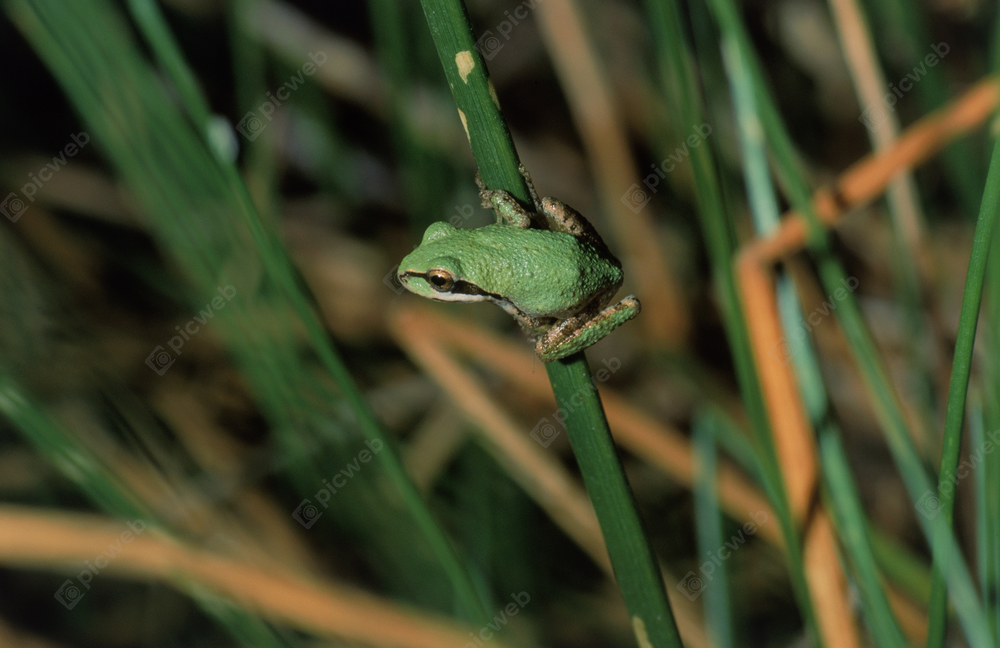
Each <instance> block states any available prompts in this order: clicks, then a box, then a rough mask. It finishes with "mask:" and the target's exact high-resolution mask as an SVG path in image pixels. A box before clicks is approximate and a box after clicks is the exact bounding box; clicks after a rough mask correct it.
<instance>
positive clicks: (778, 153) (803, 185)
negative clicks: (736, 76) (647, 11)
mask: <svg viewBox="0 0 1000 648" xmlns="http://www.w3.org/2000/svg"><path fill="white" fill-rule="evenodd" d="M710 6H711V7H712V9H713V10H714V12H715V15H716V19H717V20H718V22H719V24H720V27H721V29H722V31H723V35H724V36H727V35H732V37H733V38H734V40H735V42H736V43H737V44H738V46H739V48H740V50H741V55H742V56H743V58H744V59H745V60H746V61H747V62H748V67H749V68H750V70H751V71H752V74H753V78H754V83H755V85H756V93H755V96H756V97H757V99H758V102H759V104H758V105H759V107H760V114H761V121H762V123H763V124H764V130H765V132H766V134H767V141H768V144H769V145H770V149H771V151H772V153H773V154H774V158H775V165H776V167H777V169H778V177H779V178H780V179H781V182H782V185H783V187H784V188H785V190H786V191H787V193H788V195H789V199H790V201H791V203H792V205H793V207H794V208H795V209H796V210H798V211H799V213H801V214H803V216H804V217H805V220H806V223H807V227H808V243H809V248H810V251H811V252H812V253H813V254H814V255H815V257H816V262H817V264H818V265H819V270H820V280H821V282H822V284H823V286H824V288H825V289H826V290H827V291H828V292H829V293H830V294H833V293H834V292H835V291H836V290H837V289H838V288H840V287H841V286H842V285H843V282H844V281H845V280H846V277H847V275H846V273H845V272H844V269H843V267H842V265H841V263H840V262H839V260H837V259H836V258H834V257H833V256H832V255H831V254H830V253H829V241H828V235H827V233H826V231H825V230H824V229H823V228H822V227H821V226H820V224H819V220H818V218H817V217H816V214H815V212H814V211H813V208H812V203H811V200H810V191H809V185H808V183H807V182H806V179H805V178H804V176H803V174H802V171H801V165H800V164H799V163H798V156H797V154H796V153H795V149H794V146H793V145H792V142H791V138H790V137H789V135H788V133H787V130H786V129H785V127H784V124H783V122H782V120H781V117H780V114H779V113H778V110H777V107H776V106H775V104H774V101H773V99H772V98H771V97H770V94H769V93H768V91H767V87H766V85H765V83H764V80H763V74H762V72H761V67H760V64H759V63H758V62H756V57H755V54H754V52H753V50H752V48H751V47H750V41H749V37H748V36H747V34H746V33H745V30H744V28H743V26H742V24H741V22H740V19H739V13H738V11H737V9H736V7H735V5H734V3H733V2H732V1H731V0H712V1H711V4H710ZM836 315H837V319H838V321H839V322H840V325H841V328H842V329H843V330H844V334H845V336H846V337H847V340H848V343H849V344H850V346H851V350H852V354H853V355H854V357H855V361H856V362H857V363H858V365H859V367H860V368H861V370H862V375H863V376H864V378H865V380H866V382H867V384H868V388H869V390H870V391H871V393H872V394H873V395H874V396H875V399H876V411H877V413H878V416H879V419H880V420H881V422H882V424H883V427H884V429H885V431H886V435H887V438H888V443H889V448H890V450H891V451H892V453H893V459H894V460H895V461H896V464H897V466H898V467H899V470H900V473H901V475H902V477H903V482H904V484H905V485H906V487H907V491H908V492H909V494H910V497H911V498H912V499H913V501H914V502H918V503H919V501H920V500H921V498H922V497H925V496H926V494H927V493H928V492H929V491H930V489H929V487H928V486H929V483H930V482H929V480H928V478H927V474H926V472H925V471H924V468H923V466H922V464H921V461H920V458H919V456H918V455H917V453H916V450H915V448H914V447H913V443H912V440H911V438H910V436H909V432H908V430H907V425H906V422H905V417H904V416H903V414H902V412H901V410H900V408H899V404H898V403H897V402H896V400H895V396H894V392H893V390H892V387H891V383H890V381H889V380H888V375H887V373H886V371H885V369H884V367H882V365H881V362H880V361H879V356H878V353H877V350H876V349H875V347H874V344H873V343H872V341H871V338H870V336H869V334H868V332H867V328H866V326H865V324H864V320H863V318H862V317H861V312H860V310H859V309H858V306H857V303H856V302H855V299H854V296H853V294H852V293H847V294H846V296H845V299H844V300H842V301H841V305H840V306H839V307H838V308H837V310H836ZM918 521H919V522H920V523H921V526H922V528H923V530H924V533H925V536H926V537H927V539H928V542H929V543H930V544H931V547H932V550H933V551H934V552H935V553H937V552H942V555H945V556H948V561H947V564H948V574H947V580H948V583H949V586H950V587H952V588H953V590H954V596H955V597H956V610H957V612H958V614H959V617H960V619H961V620H962V624H963V627H964V629H965V631H966V634H967V636H968V637H969V640H970V641H972V642H974V643H982V645H989V644H988V642H989V633H988V629H987V626H986V624H985V616H984V614H983V610H982V606H981V604H980V602H979V600H978V599H977V597H976V595H975V591H974V589H973V587H972V582H971V579H970V577H969V572H968V568H967V567H966V565H965V562H964V560H963V559H962V557H961V554H960V552H959V551H958V544H957V542H956V541H955V539H954V535H953V534H952V533H951V532H950V530H947V529H945V531H946V537H942V536H940V535H938V534H939V533H941V531H940V529H941V528H942V527H947V525H945V524H944V521H943V520H942V521H940V522H937V521H932V520H928V519H926V518H924V517H923V516H918ZM959 599H961V604H958V603H957V601H958V600H959Z"/></svg>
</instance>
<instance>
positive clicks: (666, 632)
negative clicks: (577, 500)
mask: <svg viewBox="0 0 1000 648" xmlns="http://www.w3.org/2000/svg"><path fill="white" fill-rule="evenodd" d="M545 369H546V371H547V372H548V374H549V380H550V381H551V382H552V389H553V390H554V391H555V393H556V397H557V400H558V401H559V405H560V407H562V409H563V410H564V411H565V412H566V418H565V423H566V430H567V432H568V434H569V442H570V445H571V446H572V448H573V455H574V456H575V457H576V460H577V463H579V465H580V473H581V474H582V475H583V483H584V484H585V485H586V487H587V494H588V495H590V500H591V501H592V502H593V503H594V510H595V511H596V512H597V519H598V521H599V522H600V524H601V531H602V532H603V534H604V541H605V543H606V544H607V547H608V555H609V556H610V557H611V565H612V567H614V571H615V577H616V578H617V580H618V587H619V589H620V590H621V593H622V598H623V599H625V605H626V607H628V611H629V614H630V615H631V617H632V627H633V630H634V631H635V633H636V636H637V638H639V645H641V646H646V645H649V646H657V647H659V646H680V645H681V640H680V635H679V634H678V632H677V626H676V624H675V622H674V617H673V612H672V611H671V609H670V604H669V602H668V601H667V595H666V592H665V591H664V589H663V578H662V577H661V576H660V570H659V568H658V567H657V564H656V558H655V557H654V555H653V551H652V549H651V548H650V546H649V542H647V540H646V534H645V532H644V530H643V528H642V522H641V520H640V519H639V511H638V509H637V508H636V504H635V499H634V498H633V497H632V491H631V489H630V488H629V485H628V481H626V479H625V471H624V469H623V468H622V464H621V460H620V459H619V458H618V453H617V451H616V449H615V443H614V440H613V439H612V438H611V431H610V430H609V429H608V422H607V419H605V417H604V408H603V407H602V406H601V400H600V396H599V395H598V393H597V389H596V387H595V386H594V379H593V378H592V377H591V375H590V368H589V367H588V366H587V363H586V361H585V360H584V359H583V357H582V354H580V355H577V356H573V357H572V359H571V360H570V361H568V362H564V361H557V362H550V363H548V364H546V365H545ZM584 394H589V395H590V396H589V397H586V398H583V403H582V404H581V405H577V404H576V402H575V400H573V398H572V397H573V396H574V395H584ZM576 400H579V399H576ZM643 636H645V637H646V639H647V640H648V643H643V642H642V640H641V637H643Z"/></svg>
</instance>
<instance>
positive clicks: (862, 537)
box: [819, 425, 907, 648]
mask: <svg viewBox="0 0 1000 648" xmlns="http://www.w3.org/2000/svg"><path fill="white" fill-rule="evenodd" d="M819 442H820V458H821V462H822V466H823V477H824V481H825V484H826V493H827V496H828V497H829V501H830V504H832V506H831V507H830V510H831V511H832V513H833V521H834V525H835V526H836V528H837V535H838V536H839V537H840V541H841V543H842V544H843V546H844V550H845V551H846V553H847V555H848V557H849V558H850V562H851V565H852V566H853V567H854V574H855V576H856V577H857V580H858V585H859V587H860V590H861V601H862V606H863V609H864V613H865V618H866V619H867V620H868V623H869V625H870V627H871V630H872V635H873V637H874V638H875V643H876V645H878V646H880V647H881V648H889V647H891V646H896V647H898V648H904V647H905V646H906V645H907V643H906V637H904V636H903V632H902V630H900V629H899V624H898V623H897V621H896V617H895V615H893V613H892V609H891V608H890V607H889V601H888V599H887V598H886V596H885V591H884V590H883V589H882V584H881V583H880V582H879V578H878V574H879V571H878V567H877V566H876V564H875V555H874V553H873V552H872V549H871V545H870V544H869V541H868V525H867V522H866V520H865V514H864V510H862V508H861V500H860V497H859V496H858V492H857V490H856V489H855V488H854V481H853V479H852V478H851V470H850V467H849V466H848V463H847V454H846V453H845V452H844V448H843V446H842V445H841V443H840V439H839V437H838V436H837V432H836V431H835V430H834V429H833V428H832V426H830V425H826V426H823V429H822V430H821V431H820V439H819Z"/></svg>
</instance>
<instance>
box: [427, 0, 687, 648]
mask: <svg viewBox="0 0 1000 648" xmlns="http://www.w3.org/2000/svg"><path fill="white" fill-rule="evenodd" d="M422 4H423V7H424V13H425V15H426V16H427V23H428V25H429V26H430V30H431V35H432V36H433V38H434V45H435V47H436V48H437V51H438V56H439V57H440V58H441V65H442V67H443V68H444V72H445V77H446V78H447V80H448V85H449V87H450V88H451V91H452V94H453V96H454V98H455V104H456V106H457V108H458V112H459V118H460V119H461V121H462V125H463V127H464V128H465V130H466V133H467V135H468V137H469V144H470V146H471V147H472V154H473V156H474V157H475V159H476V164H477V165H478V167H479V172H480V174H481V175H482V178H483V180H484V182H485V183H486V185H487V186H488V187H491V188H502V189H505V190H507V191H508V192H510V193H511V194H512V195H513V196H514V197H515V198H517V199H518V200H520V201H522V202H524V203H526V204H529V205H530V204H531V201H530V197H529V194H528V190H527V186H526V184H525V182H524V179H523V178H522V177H521V175H520V173H519V171H518V157H517V152H516V151H515V150H514V144H513V141H512V140H511V137H510V131H509V129H508V127H507V123H506V120H505V119H504V117H503V113H502V112H501V111H500V107H499V102H498V101H497V100H496V91H495V90H494V89H493V86H492V83H491V81H490V79H489V75H488V73H487V70H486V63H485V61H484V60H483V57H482V56H481V55H480V53H479V51H478V50H477V49H476V47H475V40H474V38H473V34H472V26H471V24H470V23H469V19H468V15H467V14H466V11H465V7H464V5H463V4H462V2H461V1H460V0H422ZM545 367H546V370H547V371H548V375H549V380H550V381H551V383H552V389H553V391H554V392H555V396H556V401H557V402H558V403H559V406H560V407H561V408H562V409H563V410H564V411H565V412H567V414H566V418H565V424H566V429H567V431H568V433H569V438H570V444H571V445H572V447H573V452H574V454H575V455H576V458H577V461H578V463H579V465H580V472H581V473H582V475H583V480H584V484H585V485H586V487H587V492H588V494H589V495H590V499H591V501H592V502H593V504H594V509H595V510H596V512H597V519H598V521H599V522H600V525H601V530H602V532H603V534H604V539H605V542H606V544H607V547H608V554H609V556H610V558H611V564H612V566H613V567H614V571H615V577H616V579H617V580H618V586H619V588H620V589H621V593H622V598H624V600H625V605H626V607H627V608H628V610H629V613H630V615H631V616H632V622H633V628H634V630H635V632H636V635H637V639H638V640H639V643H640V645H650V646H656V647H657V648H659V647H661V646H663V647H673V646H680V645H681V641H680V635H679V633H678V632H677V626H676V623H675V621H674V616H673V612H672V611H671V609H670V604H669V602H668V600H667V596H666V592H665V590H664V587H663V579H662V577H661V576H660V570H659V568H658V566H657V563H656V559H655V557H654V555H653V551H652V549H651V547H650V546H649V542H648V540H647V538H646V534H645V532H644V531H643V528H642V523H641V521H640V519H639V513H638V509H637V508H636V505H635V500H634V498H633V497H632V491H631V489H630V488H629V485H628V482H627V481H626V479H625V472H624V470H623V469H622V465H621V461H620V460H619V458H618V454H617V452H616V449H615V445H614V441H613V440H612V438H611V430H610V429H609V428H608V422H607V419H606V418H605V416H604V409H603V407H602V406H601V402H600V398H599V397H598V395H597V390H596V389H595V388H594V381H593V378H592V377H591V374H590V368H589V367H588V366H587V361H586V357H585V356H584V354H583V353H578V354H576V355H573V356H571V357H569V358H566V359H565V360H561V361H557V362H551V363H548V364H546V366H545ZM581 400H582V403H580V402H579V401H581ZM644 641H645V642H646V643H644Z"/></svg>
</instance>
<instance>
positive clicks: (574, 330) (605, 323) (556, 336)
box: [399, 166, 640, 362]
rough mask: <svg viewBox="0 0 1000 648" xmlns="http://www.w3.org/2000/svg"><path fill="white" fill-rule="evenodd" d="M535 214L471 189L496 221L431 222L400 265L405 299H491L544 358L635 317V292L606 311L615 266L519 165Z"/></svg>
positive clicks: (578, 218) (617, 283)
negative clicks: (472, 224)
mask: <svg viewBox="0 0 1000 648" xmlns="http://www.w3.org/2000/svg"><path fill="white" fill-rule="evenodd" d="M521 174H522V175H523V176H524V178H525V180H527V183H528V188H529V189H530V191H531V198H532V201H533V202H534V207H535V211H534V212H528V211H527V210H526V209H524V207H522V206H521V204H520V203H518V202H517V200H515V199H514V197H513V196H511V195H510V194H509V193H507V192H506V191H500V190H489V189H487V188H486V186H485V185H484V184H483V182H482V180H481V179H480V178H479V176H478V175H477V176H476V184H477V185H478V186H479V195H480V197H481V198H482V202H483V207H486V208H492V209H493V211H494V212H495V214H496V217H497V222H496V223H495V224H493V225H486V226H484V227H478V228H475V229H456V228H455V227H453V226H452V225H451V224H450V223H446V222H438V223H433V224H432V225H431V226H430V227H428V228H427V231H426V232H425V233H424V238H423V240H422V241H421V243H420V245H419V246H418V247H417V248H416V249H415V250H414V251H413V252H411V253H410V254H408V255H407V256H406V258H404V259H403V260H402V262H400V264H399V280H400V283H402V285H403V286H405V287H406V289H407V290H409V291H410V292H412V293H415V294H417V295H420V296H421V297H427V298H429V299H435V300H438V301H448V302H477V301H491V302H493V303H495V304H497V305H498V306H500V307H501V308H503V309H504V310H505V311H507V312H508V313H509V314H510V315H512V316H513V317H514V319H515V320H517V322H518V324H520V325H521V328H522V329H523V330H524V332H525V333H526V334H527V335H528V337H529V339H531V341H532V342H533V343H534V345H535V352H536V353H537V354H538V356H539V357H540V358H541V359H542V360H543V361H545V362H552V361H553V360H559V359H561V358H565V357H566V356H569V355H572V354H574V353H577V352H578V351H582V350H584V349H586V348H587V347H589V346H590V345H592V344H594V343H595V342H597V341H598V340H600V339H602V338H603V337H605V336H606V335H608V334H609V333H611V331H613V330H614V329H616V328H617V327H619V326H621V325H622V324H624V323H625V322H627V321H628V320H630V319H632V318H633V317H635V316H636V315H638V314H639V310H640V305H639V300H638V299H636V298H635V296H634V295H629V296H628V297H625V298H624V299H622V300H621V301H620V302H618V303H617V304H614V305H613V306H609V305H608V304H610V303H611V301H612V298H613V297H614V295H615V293H616V292H618V289H619V288H620V287H621V285H622V281H623V279H624V274H623V273H622V265H621V263H620V262H619V261H618V259H616V258H615V256H614V255H613V254H611V251H610V250H609V249H608V247H607V246H606V245H605V244H604V241H603V240H602V239H601V237H600V235H599V234H598V233H597V231H596V230H595V229H594V227H593V226H592V225H591V224H590V222H589V221H587V219H585V218H584V217H583V216H582V215H581V214H579V213H578V212H577V211H576V210H574V209H573V208H571V207H569V206H568V205H565V204H563V203H561V202H559V201H558V200H555V199H554V198H543V199H541V200H539V198H538V194H537V193H536V192H535V188H534V186H533V185H532V183H531V179H530V178H529V177H528V174H527V172H526V171H525V169H524V167H523V166H522V167H521Z"/></svg>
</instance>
